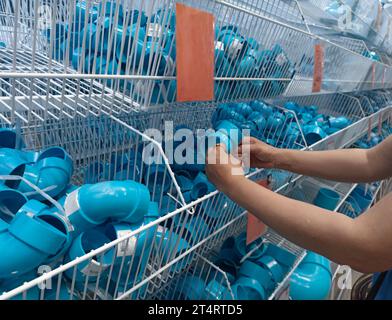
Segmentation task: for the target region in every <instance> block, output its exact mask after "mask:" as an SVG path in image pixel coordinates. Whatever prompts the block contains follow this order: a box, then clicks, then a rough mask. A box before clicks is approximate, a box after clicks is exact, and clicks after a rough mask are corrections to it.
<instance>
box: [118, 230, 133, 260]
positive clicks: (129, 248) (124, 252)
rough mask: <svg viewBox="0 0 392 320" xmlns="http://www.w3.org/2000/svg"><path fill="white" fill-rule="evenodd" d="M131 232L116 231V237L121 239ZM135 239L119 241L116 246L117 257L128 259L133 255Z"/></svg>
mask: <svg viewBox="0 0 392 320" xmlns="http://www.w3.org/2000/svg"><path fill="white" fill-rule="evenodd" d="M131 232H132V231H131V230H120V231H117V237H118V238H122V237H124V236H126V235H128V234H130V233H131ZM136 243H137V238H136V237H135V236H133V237H130V238H129V239H127V240H124V241H121V242H120V243H119V244H118V246H117V257H124V256H125V257H129V256H132V255H133V254H134V253H135V250H136Z"/></svg>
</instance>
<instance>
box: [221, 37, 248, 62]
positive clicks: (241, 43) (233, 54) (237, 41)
mask: <svg viewBox="0 0 392 320" xmlns="http://www.w3.org/2000/svg"><path fill="white" fill-rule="evenodd" d="M221 41H222V42H223V44H224V45H225V48H227V49H226V52H225V53H226V56H227V58H228V59H230V60H232V61H235V60H236V59H242V58H243V57H244V56H245V54H246V52H247V51H248V43H247V42H246V40H245V39H244V37H242V36H241V35H239V34H236V33H235V32H233V31H232V30H230V31H227V32H225V33H224V34H223V36H221Z"/></svg>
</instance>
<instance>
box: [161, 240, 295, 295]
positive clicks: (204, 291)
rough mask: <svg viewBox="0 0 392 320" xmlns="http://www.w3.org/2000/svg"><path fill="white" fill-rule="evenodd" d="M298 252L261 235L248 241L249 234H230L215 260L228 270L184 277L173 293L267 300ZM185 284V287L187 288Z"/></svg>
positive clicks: (223, 269)
mask: <svg viewBox="0 0 392 320" xmlns="http://www.w3.org/2000/svg"><path fill="white" fill-rule="evenodd" d="M295 260H296V256H295V255H293V254H291V253H289V252H287V251H285V250H284V249H282V248H279V247H277V246H275V245H273V244H266V243H264V242H262V240H261V239H259V240H257V241H255V242H253V243H252V244H250V245H246V234H245V233H242V234H240V235H239V236H238V237H236V238H233V237H230V238H228V239H227V240H226V241H225V242H224V243H223V245H222V247H221V249H220V251H219V253H218V255H217V257H216V259H214V260H213V261H212V263H213V264H214V265H215V266H217V267H218V268H219V270H220V271H221V272H223V273H224V276H225V278H226V279H227V280H228V283H226V282H224V281H221V276H222V275H220V277H216V275H215V274H210V275H209V277H208V279H202V278H200V277H195V276H191V277H190V276H185V277H182V278H180V280H179V284H177V285H176V288H175V289H174V290H171V291H172V292H171V293H170V294H169V296H170V295H173V296H174V297H175V298H177V299H186V300H192V299H203V300H232V299H235V300H238V299H240V300H264V299H267V298H268V297H269V295H270V294H271V293H272V291H273V290H274V289H275V287H276V286H277V284H278V283H280V282H281V281H282V280H283V278H284V277H285V275H286V274H287V272H288V271H289V270H290V269H291V267H292V266H293V264H294V262H295ZM184 288H185V290H184Z"/></svg>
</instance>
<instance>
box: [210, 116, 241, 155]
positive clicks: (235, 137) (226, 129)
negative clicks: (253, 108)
mask: <svg viewBox="0 0 392 320" xmlns="http://www.w3.org/2000/svg"><path fill="white" fill-rule="evenodd" d="M215 130H216V131H217V133H222V134H224V135H226V136H227V137H228V138H229V145H226V150H227V152H228V153H230V152H231V151H232V150H234V149H235V148H237V147H238V145H239V144H240V142H241V141H242V133H241V131H240V129H239V128H238V127H237V126H236V125H235V124H233V123H232V122H231V121H228V120H223V121H220V122H219V123H217V125H216V127H215Z"/></svg>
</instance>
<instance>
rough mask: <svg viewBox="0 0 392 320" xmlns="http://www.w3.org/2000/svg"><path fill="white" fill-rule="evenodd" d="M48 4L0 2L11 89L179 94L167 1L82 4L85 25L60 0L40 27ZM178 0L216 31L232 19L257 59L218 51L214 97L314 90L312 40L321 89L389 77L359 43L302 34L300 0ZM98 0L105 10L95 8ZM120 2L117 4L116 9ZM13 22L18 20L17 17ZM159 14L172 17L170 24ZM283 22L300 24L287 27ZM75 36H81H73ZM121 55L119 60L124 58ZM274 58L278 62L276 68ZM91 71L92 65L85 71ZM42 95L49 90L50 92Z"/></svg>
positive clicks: (148, 96)
mask: <svg viewBox="0 0 392 320" xmlns="http://www.w3.org/2000/svg"><path fill="white" fill-rule="evenodd" d="M51 1H52V0H45V1H44V0H42V1H36V2H34V3H32V2H30V1H26V0H25V1H20V2H18V3H17V4H16V6H15V7H14V6H11V5H10V3H9V2H7V1H6V2H5V3H4V4H3V6H2V7H1V8H0V18H1V17H3V18H2V19H0V22H1V23H2V25H3V29H4V30H3V32H1V26H0V35H3V37H4V39H1V38H0V41H3V42H4V43H5V44H6V49H2V50H4V53H5V55H6V56H7V58H3V60H4V63H3V64H4V66H5V70H4V69H3V70H2V71H1V72H0V76H1V78H3V79H2V80H3V82H5V83H4V85H5V86H11V85H7V83H8V82H12V81H14V79H16V80H18V82H25V83H26V87H27V88H26V90H27V95H28V90H29V88H30V85H29V84H28V83H30V82H33V83H34V79H38V80H39V81H43V82H44V83H45V82H46V81H48V82H49V83H52V82H57V83H61V82H63V81H66V82H70V85H71V84H72V83H74V82H76V86H78V84H79V83H80V82H82V80H83V81H86V82H87V83H88V80H86V79H91V81H92V80H97V81H100V82H101V85H102V87H103V89H104V90H105V89H106V88H110V89H113V91H115V92H117V93H119V94H120V96H127V97H128V98H129V99H130V101H131V102H130V104H132V105H134V106H136V107H140V106H143V107H148V106H150V105H156V104H158V105H160V104H164V105H168V104H171V103H173V102H174V101H175V100H176V98H175V97H176V75H175V54H174V52H175V32H174V30H175V23H174V18H175V8H174V4H175V2H174V1H171V0H150V1H145V2H144V1H136V0H135V1H133V2H132V3H125V2H124V3H122V2H121V1H120V0H118V1H106V0H102V1H97V2H93V1H86V2H84V4H85V6H86V9H85V10H86V11H87V12H88V11H89V10H92V12H93V13H91V14H90V15H88V14H85V17H84V21H83V22H82V21H81V17H80V16H78V14H79V13H80V12H84V11H79V10H82V9H81V8H80V3H81V2H79V1H76V0H72V1H68V2H65V1H64V2H60V3H59V4H57V3H56V6H51V7H52V9H51V10H49V13H50V19H49V21H47V24H44V26H42V25H41V24H40V23H41V20H40V19H39V18H38V16H37V14H35V12H36V10H38V8H41V7H39V6H40V5H41V6H50V5H51ZM53 1H54V0H53ZM182 2H183V3H184V4H188V5H190V6H193V7H195V8H198V9H202V10H205V11H207V12H211V13H213V14H214V16H215V19H216V25H217V30H216V33H217V34H218V35H219V34H222V32H223V31H224V30H225V29H224V28H227V26H228V25H229V26H235V29H236V30H238V31H236V32H235V33H234V32H233V35H232V36H233V37H235V38H236V39H237V38H238V39H243V40H241V41H248V42H249V41H251V42H252V45H253V46H255V49H250V44H248V42H246V45H247V48H248V51H249V52H248V53H247V56H246V57H247V59H248V60H249V61H250V60H252V59H255V61H256V64H255V63H251V62H249V61H247V63H248V62H249V64H245V62H243V61H242V60H243V58H244V57H243V56H242V55H237V56H235V57H234V56H231V55H230V52H229V49H230V48H229V46H226V47H225V48H224V50H223V53H222V54H223V56H224V57H225V58H224V59H222V58H223V56H222V57H221V56H219V55H218V56H217V57H216V65H215V67H216V75H215V86H216V91H215V100H216V101H239V100H243V99H256V98H266V97H275V96H282V95H283V94H285V95H305V94H311V93H312V91H313V90H312V86H313V63H314V45H315V44H316V43H318V44H322V45H323V47H324V56H325V59H324V78H323V82H322V86H321V92H335V91H337V90H339V91H344V92H349V91H354V90H367V89H375V88H384V87H385V88H386V87H388V86H389V83H391V80H392V71H391V68H389V67H388V66H386V65H384V64H382V63H378V62H375V63H373V62H372V61H370V60H369V59H367V58H365V57H363V56H362V55H361V54H359V52H358V50H359V49H358V48H357V46H358V44H355V45H354V44H353V45H351V44H350V45H342V46H340V45H336V44H334V43H332V42H331V41H329V40H327V39H323V38H320V37H317V36H315V35H314V34H312V33H311V32H309V31H308V30H307V28H306V24H305V22H304V21H303V19H302V12H301V10H300V8H299V7H298V4H297V1H293V2H287V1H283V0H269V1H263V2H256V1H254V0H247V1H222V0H219V1H218V0H214V1H209V0H202V1H195V0H186V1H182ZM100 4H103V6H102V8H106V9H105V10H104V9H102V8H101V9H99V8H100ZM117 4H118V5H120V4H122V5H123V6H122V7H121V6H117V7H116V5H117ZM45 8H47V7H45ZM122 8H124V9H122ZM132 10H133V11H132ZM159 10H160V11H159ZM136 12H138V13H140V14H136ZM142 12H144V13H145V15H143V14H142ZM78 19H79V20H78ZM93 19H94V23H93V21H92V20H93ZM16 20H17V21H20V23H18V24H15V23H14V22H15V21H16ZM90 20H91V21H90ZM166 20H167V21H169V20H170V23H169V24H167V23H166ZM288 21H298V23H297V25H296V26H295V27H294V26H292V25H290V24H289V23H288ZM121 24H126V25H129V26H130V28H131V32H132V37H134V38H138V36H140V39H139V40H138V42H137V41H133V42H132V45H130V44H129V43H130V42H129V39H128V35H126V34H125V33H124V32H122V31H121V30H120V29H121V28H120V29H118V28H119V26H121ZM298 24H299V25H298ZM91 25H94V26H95V27H94V32H93V33H91V34H90V32H92V31H91V30H89V27H87V26H91ZM156 26H159V30H160V34H161V36H157V35H152V36H151V35H149V34H148V32H147V33H146V32H145V31H144V28H145V29H146V30H149V28H150V29H151V28H155V27H156ZM301 26H302V28H301ZM45 28H47V29H45ZM95 28H96V29H95ZM230 28H231V27H230ZM121 34H122V36H120V35H121ZM75 37H77V38H78V39H79V40H80V39H81V38H82V39H84V41H81V40H80V41H79V42H78V41H76V38H75ZM238 39H237V40H238ZM251 39H253V40H251ZM221 40H222V39H221ZM221 40H219V41H220V42H222V41H221ZM75 41H76V43H74V42H75ZM239 41H240V40H239ZM350 41H351V40H350ZM351 42H353V41H351ZM347 43H348V42H347ZM92 44H94V47H92ZM154 46H156V47H159V48H161V49H162V50H161V51H159V52H157V53H156V54H153V55H152V54H150V53H149V50H150V49H149V48H154ZM75 47H76V48H75ZM257 47H259V49H258V48H257ZM347 48H349V49H347ZM76 49H80V52H79V51H75V50H76ZM20 50H21V51H22V52H23V51H24V52H25V55H26V57H28V58H29V61H27V60H26V59H20V57H18V55H19V54H20V53H19V51H20ZM86 50H87V51H88V52H87V51H86ZM252 50H253V51H252ZM0 51H1V50H0ZM74 51H75V52H74ZM67 53H68V54H67ZM271 54H272V55H273V56H274V55H276V57H275V58H276V59H278V60H276V61H269V60H268V59H264V58H260V59H261V60H260V59H259V58H257V59H256V58H255V55H256V56H261V57H263V56H265V55H271ZM123 55H125V57H126V59H125V60H124V61H126V62H124V61H123V60H122V59H123V58H122V57H123ZM252 55H253V56H252ZM26 57H25V58H26ZM44 57H46V58H44ZM112 57H114V58H112ZM119 57H120V58H119ZM230 57H231V58H230ZM229 58H230V59H229ZM42 59H44V60H46V61H44V60H42ZM119 59H121V61H119ZM225 59H226V60H227V59H229V60H230V61H231V62H230V64H231V65H232V66H235V67H234V69H233V70H231V69H232V68H231V67H230V68H228V65H227V63H226V62H227V61H228V60H227V61H226V60H225ZM56 60H58V61H56ZM281 60H282V61H281ZM105 61H106V63H105ZM109 61H111V62H110V63H109ZM225 61H226V62H225ZM252 61H253V60H252ZM255 61H254V62H255ZM279 61H280V62H279ZM57 62H59V63H57ZM281 62H283V64H282V65H279V63H280V64H281ZM241 63H244V64H245V65H246V67H244V69H238V68H239V67H238V66H240V65H241ZM86 68H87V69H88V70H86ZM91 68H92V69H93V70H91V71H90V69H91ZM241 68H242V67H241ZM72 69H74V70H75V71H71V70H72ZM229 69H230V70H231V71H230V70H229ZM76 70H77V71H76ZM22 79H23V80H22ZM49 79H50V80H49ZM53 86H55V85H54V83H53ZM32 87H33V88H31V89H30V90H32V91H34V90H35V89H34V87H35V85H34V84H33V85H32ZM10 92H11V97H12V100H15V97H16V96H18V95H19V94H20V93H19V91H18V90H16V91H12V90H11V91H10ZM76 92H79V90H77V91H76ZM43 94H44V95H46V96H48V95H49V96H50V94H49V93H48V92H43ZM26 107H27V108H29V107H30V106H29V105H27V106H26ZM15 114H16V115H17V113H14V115H15Z"/></svg>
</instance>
